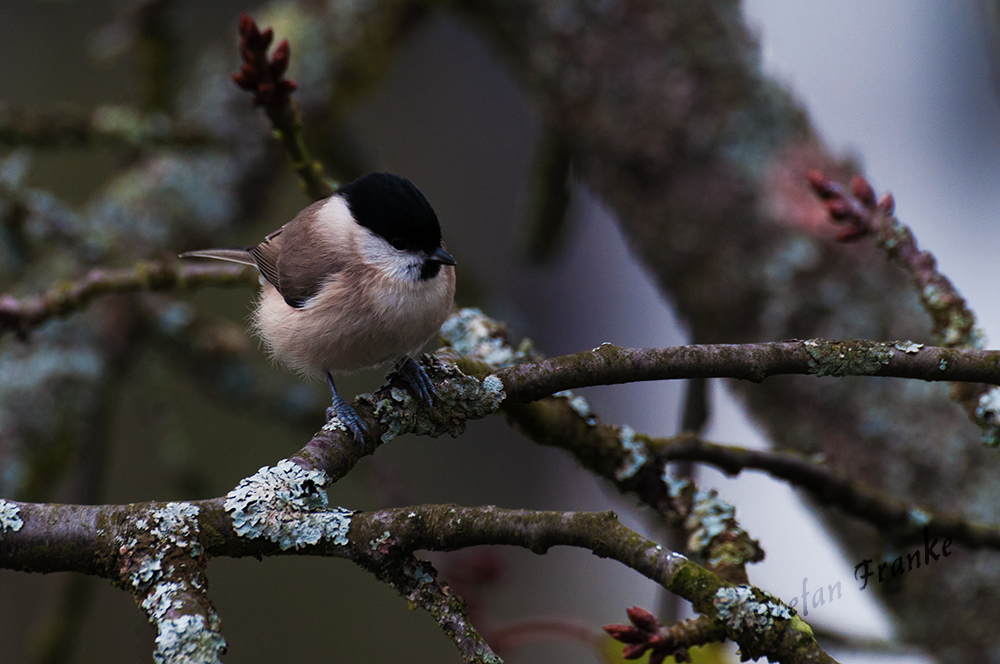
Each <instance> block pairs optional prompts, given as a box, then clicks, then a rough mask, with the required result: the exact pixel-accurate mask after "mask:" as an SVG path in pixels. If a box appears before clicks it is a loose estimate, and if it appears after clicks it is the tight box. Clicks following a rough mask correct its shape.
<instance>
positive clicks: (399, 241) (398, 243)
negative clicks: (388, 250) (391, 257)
mask: <svg viewBox="0 0 1000 664" xmlns="http://www.w3.org/2000/svg"><path fill="white" fill-rule="evenodd" d="M389 244H391V245H392V246H393V248H394V249H396V250H398V251H406V249H407V247H409V246H410V245H409V243H408V242H407V241H406V240H404V239H403V238H401V237H397V238H393V239H391V240H389Z"/></svg>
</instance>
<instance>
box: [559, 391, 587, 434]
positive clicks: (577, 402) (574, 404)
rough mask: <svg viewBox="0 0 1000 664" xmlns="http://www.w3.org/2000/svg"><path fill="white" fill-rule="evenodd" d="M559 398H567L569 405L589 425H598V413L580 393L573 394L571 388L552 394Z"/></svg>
mask: <svg viewBox="0 0 1000 664" xmlns="http://www.w3.org/2000/svg"><path fill="white" fill-rule="evenodd" d="M552 396H553V397H555V398H557V399H565V400H566V403H568V404H569V407H570V408H572V409H573V410H574V411H576V414H577V415H579V416H580V418H581V419H582V420H583V421H584V422H586V423H587V426H590V427H596V426H597V414H596V413H594V411H593V409H591V407H590V404H589V403H588V402H587V400H586V399H584V398H583V397H581V396H580V395H578V394H573V393H572V392H571V391H569V390H563V391H562V392H556V393H555V394H553V395H552Z"/></svg>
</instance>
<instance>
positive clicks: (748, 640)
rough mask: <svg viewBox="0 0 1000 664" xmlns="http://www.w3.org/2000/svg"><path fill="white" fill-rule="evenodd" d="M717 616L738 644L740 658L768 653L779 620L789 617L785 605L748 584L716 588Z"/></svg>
mask: <svg viewBox="0 0 1000 664" xmlns="http://www.w3.org/2000/svg"><path fill="white" fill-rule="evenodd" d="M712 604H713V605H714V606H715V611H716V617H717V618H718V619H719V621H721V622H722V624H723V625H725V627H726V631H728V632H729V634H730V635H734V636H735V637H736V639H735V640H736V641H737V642H738V643H739V644H740V657H741V659H742V660H744V661H745V660H746V659H748V658H749V659H756V658H759V657H762V656H764V655H766V654H767V649H768V646H773V645H774V643H773V642H772V641H773V640H775V638H776V636H777V635H778V634H779V633H780V630H778V629H776V628H777V627H778V623H780V622H783V621H786V620H792V618H793V616H794V614H793V613H792V610H791V609H789V608H788V607H787V606H785V605H784V604H782V603H781V602H779V601H778V600H776V599H775V598H774V597H772V596H771V595H769V594H768V593H766V592H764V591H762V590H757V591H755V590H754V589H753V588H751V587H750V586H745V585H744V586H729V587H725V588H719V589H718V590H717V591H716V592H715V595H714V596H713V597H712Z"/></svg>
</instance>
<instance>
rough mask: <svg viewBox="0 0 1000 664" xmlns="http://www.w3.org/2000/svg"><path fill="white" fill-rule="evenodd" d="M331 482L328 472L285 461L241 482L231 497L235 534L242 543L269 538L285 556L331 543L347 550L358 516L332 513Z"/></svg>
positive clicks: (228, 504) (228, 501) (338, 509)
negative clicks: (353, 521)
mask: <svg viewBox="0 0 1000 664" xmlns="http://www.w3.org/2000/svg"><path fill="white" fill-rule="evenodd" d="M328 482H329V478H328V477H327V475H326V473H325V472H323V471H322V470H317V469H311V470H307V469H305V468H302V467H301V466H299V465H298V464H296V463H294V462H292V461H289V460H288V459H282V460H281V461H279V462H278V465H276V466H264V467H263V468H261V469H260V470H258V471H257V472H256V473H255V474H254V475H252V476H250V477H247V478H245V479H243V480H241V481H240V483H239V484H238V485H237V486H236V488H235V489H233V490H232V491H230V492H229V493H228V494H226V502H225V510H226V511H227V512H230V513H231V514H232V515H233V529H234V530H235V531H236V534H237V535H239V536H240V537H246V538H249V539H256V538H258V537H263V538H265V539H267V540H270V541H272V542H275V543H276V544H277V545H278V546H279V547H281V549H282V550H285V549H291V548H295V549H298V548H301V547H304V546H310V545H313V544H317V543H318V542H319V541H320V540H329V541H331V542H333V543H334V544H340V545H344V544H347V532H348V530H349V529H350V527H351V519H350V517H351V515H352V514H354V510H349V509H345V508H343V507H334V508H333V509H329V508H328V503H329V499H328V498H327V495H326V491H325V490H324V487H325V486H326V485H327V483H328Z"/></svg>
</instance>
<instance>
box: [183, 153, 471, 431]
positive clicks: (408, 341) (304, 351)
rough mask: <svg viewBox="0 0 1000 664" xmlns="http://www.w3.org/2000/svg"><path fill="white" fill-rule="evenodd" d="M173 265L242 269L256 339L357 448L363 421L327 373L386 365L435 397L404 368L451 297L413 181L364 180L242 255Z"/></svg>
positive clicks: (445, 259)
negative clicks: (254, 283)
mask: <svg viewBox="0 0 1000 664" xmlns="http://www.w3.org/2000/svg"><path fill="white" fill-rule="evenodd" d="M181 256H182V257H200V258H215V259H219V260H225V261H233V262H236V263H243V264H246V265H253V266H254V267H256V268H257V269H258V270H259V271H260V274H261V280H260V281H261V292H260V298H259V299H258V301H257V308H256V310H255V311H254V313H253V316H252V325H253V329H254V331H255V332H256V334H257V335H258V336H259V337H260V338H261V339H262V340H263V341H264V344H265V346H266V347H267V350H268V352H269V354H270V355H271V356H272V357H273V358H274V359H276V360H277V361H278V362H280V363H281V364H283V365H285V366H286V367H288V368H290V369H293V370H295V371H297V372H299V373H301V374H303V375H306V376H309V377H316V378H319V377H325V378H326V380H327V383H328V384H329V386H330V391H331V393H332V394H333V408H332V413H331V412H330V411H328V415H336V416H337V417H339V419H340V420H341V421H343V422H344V423H345V424H346V425H347V427H348V428H349V429H350V430H351V432H352V433H353V434H354V437H355V439H356V440H358V441H361V440H363V439H364V434H365V433H366V428H365V425H364V422H363V421H362V420H361V418H360V417H359V416H358V414H357V413H356V412H354V409H353V408H351V406H350V405H349V404H348V403H347V402H346V401H345V400H344V399H343V397H341V396H340V394H339V393H338V392H337V387H336V385H334V382H333V374H334V373H342V372H350V371H357V370H359V369H365V368H369V367H375V366H378V365H381V364H384V363H386V362H389V361H396V368H397V369H398V371H399V373H400V375H401V376H402V377H403V378H404V379H405V380H406V381H407V382H408V383H409V384H410V387H411V389H412V390H413V392H414V393H415V394H416V396H417V397H418V398H420V399H421V400H422V401H423V402H424V403H426V404H427V405H428V406H431V405H433V396H434V387H433V385H432V384H431V381H430V379H429V378H428V377H427V372H426V371H424V368H423V367H422V366H420V365H419V364H418V363H417V362H416V361H415V360H414V359H413V357H414V356H415V355H416V354H417V353H419V352H420V350H421V349H422V348H423V346H424V344H426V343H427V341H428V340H429V339H430V338H431V337H432V336H433V335H434V334H435V333H437V331H438V330H439V329H440V328H441V324H442V323H444V320H445V318H447V316H448V314H449V312H450V311H451V306H452V300H453V298H454V296H455V268H454V265H455V259H454V258H452V256H451V254H449V253H448V252H447V251H445V249H444V245H443V243H442V241H441V227H440V226H439V225H438V219H437V215H436V214H434V210H433V208H431V205H430V203H428V202H427V199H426V198H424V195H423V194H422V193H420V190H419V189H417V188H416V187H415V186H414V185H413V183H412V182H410V181H409V180H407V179H406V178H404V177H400V176H398V175H393V174H391V173H370V174H369V175H365V176H364V177H362V178H359V179H357V180H355V181H354V182H351V183H349V184H345V185H343V186H342V187H340V189H338V190H337V191H336V192H335V193H334V194H333V195H332V196H330V197H329V198H327V199H325V200H322V201H319V202H317V203H313V204H312V205H310V206H309V207H307V208H305V209H304V210H302V211H301V212H299V214H298V215H297V216H296V217H295V219H293V220H291V221H290V222H288V223H287V224H285V225H284V226H282V227H281V228H279V229H278V230H276V231H274V232H273V233H271V234H270V235H268V236H267V237H266V238H265V239H264V241H263V242H261V243H260V244H258V245H255V246H252V247H242V248H235V249H205V250H202V251H189V252H187V253H184V254H181Z"/></svg>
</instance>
